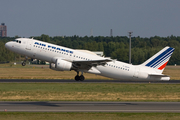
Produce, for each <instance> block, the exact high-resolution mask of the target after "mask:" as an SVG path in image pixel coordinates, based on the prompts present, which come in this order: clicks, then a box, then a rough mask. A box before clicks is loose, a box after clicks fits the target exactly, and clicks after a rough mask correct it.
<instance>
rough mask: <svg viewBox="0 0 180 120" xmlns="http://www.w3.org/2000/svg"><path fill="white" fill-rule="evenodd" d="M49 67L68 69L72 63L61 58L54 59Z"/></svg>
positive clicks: (57, 69) (59, 69) (60, 69)
mask: <svg viewBox="0 0 180 120" xmlns="http://www.w3.org/2000/svg"><path fill="white" fill-rule="evenodd" d="M49 68H50V69H52V70H56V71H70V70H71V68H72V63H71V62H68V61H65V60H62V59H56V61H55V64H54V63H51V64H50V65H49Z"/></svg>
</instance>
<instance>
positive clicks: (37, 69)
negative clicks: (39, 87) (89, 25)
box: [0, 64, 110, 79]
mask: <svg viewBox="0 0 180 120" xmlns="http://www.w3.org/2000/svg"><path fill="white" fill-rule="evenodd" d="M75 76H76V72H75V71H54V70H51V69H49V66H48V65H26V66H24V67H23V66H21V65H12V64H0V79H74V77H75ZM84 76H85V78H86V79H110V78H106V77H102V76H98V75H94V74H88V73H84Z"/></svg>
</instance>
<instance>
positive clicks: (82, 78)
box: [75, 71, 85, 81]
mask: <svg viewBox="0 0 180 120" xmlns="http://www.w3.org/2000/svg"><path fill="white" fill-rule="evenodd" d="M84 79H85V77H84V75H83V72H81V75H80V76H79V71H77V75H76V76H75V80H76V81H84Z"/></svg>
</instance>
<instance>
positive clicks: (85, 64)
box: [72, 59, 112, 70]
mask: <svg viewBox="0 0 180 120" xmlns="http://www.w3.org/2000/svg"><path fill="white" fill-rule="evenodd" d="M110 61H112V60H111V59H99V60H88V61H85V60H74V61H73V62H72V63H73V67H75V68H76V69H86V70H89V69H90V68H91V67H96V66H97V65H105V64H106V62H110Z"/></svg>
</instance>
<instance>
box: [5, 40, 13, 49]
mask: <svg viewBox="0 0 180 120" xmlns="http://www.w3.org/2000/svg"><path fill="white" fill-rule="evenodd" d="M5 47H6V48H7V49H9V50H11V48H12V42H7V43H6V44H5Z"/></svg>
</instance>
